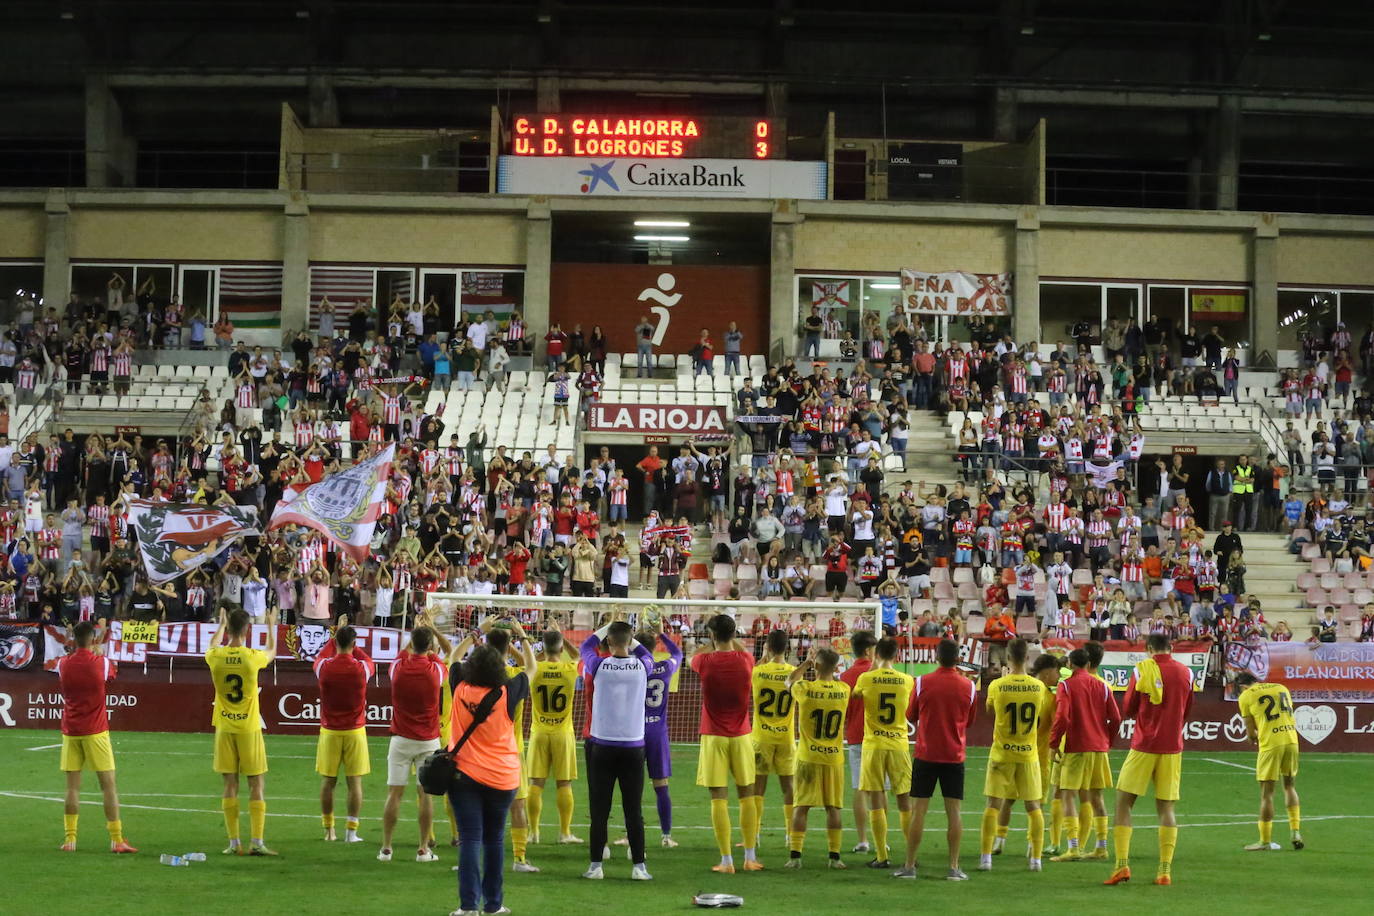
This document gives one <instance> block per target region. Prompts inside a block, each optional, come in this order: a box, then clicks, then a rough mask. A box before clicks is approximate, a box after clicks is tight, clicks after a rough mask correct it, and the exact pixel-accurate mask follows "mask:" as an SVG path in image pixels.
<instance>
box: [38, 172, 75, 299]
mask: <svg viewBox="0 0 1374 916" xmlns="http://www.w3.org/2000/svg"><path fill="white" fill-rule="evenodd" d="M43 212H44V213H45V214H46V217H47V226H46V231H45V236H44V244H43V305H44V307H45V308H47V307H51V308H55V309H57V313H58V314H59V315H60V314H62V308H63V307H64V306H65V305H66V304H67V296H68V294H69V292H70V289H69V287H70V285H71V276H72V259H71V252H70V250H69V244H68V243H69V242H70V237H69V234H68V233H69V232H70V226H69V223H70V221H71V220H70V217H71V208H70V207H69V206H67V195H66V194H65V193H64V192H63V191H61V190H57V189H54V190H51V191H49V192H48V197H47V200H46V201H44V204H43Z"/></svg>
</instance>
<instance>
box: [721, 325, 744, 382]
mask: <svg viewBox="0 0 1374 916" xmlns="http://www.w3.org/2000/svg"><path fill="white" fill-rule="evenodd" d="M721 339H722V340H723V341H724V343H725V374H726V375H728V376H731V377H733V376H736V375H739V374H740V368H739V357H740V347H741V345H742V344H743V343H744V334H743V332H741V331H740V329H739V326H738V325H737V324H736V323H735V322H733V321H732V322H730V324H729V325H727V326H726V328H725V334H724V335H723V336H722V338H721Z"/></svg>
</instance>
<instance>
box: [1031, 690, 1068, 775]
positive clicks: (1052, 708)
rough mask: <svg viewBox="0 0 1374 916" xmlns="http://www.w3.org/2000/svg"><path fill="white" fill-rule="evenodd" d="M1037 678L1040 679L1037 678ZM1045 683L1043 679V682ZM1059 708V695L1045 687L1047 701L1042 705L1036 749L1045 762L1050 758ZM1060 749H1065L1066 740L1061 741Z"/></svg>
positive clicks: (1041, 759)
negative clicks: (1051, 737) (1055, 720)
mask: <svg viewBox="0 0 1374 916" xmlns="http://www.w3.org/2000/svg"><path fill="white" fill-rule="evenodd" d="M1037 680H1039V679H1038V678H1037ZM1041 683H1043V681H1042V682H1041ZM1058 710H1059V697H1058V696H1056V695H1055V692H1054V691H1053V690H1051V689H1050V688H1048V687H1046V688H1045V702H1044V703H1043V705H1041V707H1040V729H1039V731H1038V732H1037V733H1036V736H1035V747H1036V751H1037V752H1038V753H1039V755H1040V761H1041V762H1042V763H1043V762H1044V761H1046V760H1049V759H1050V732H1052V731H1054V715H1055V713H1056V712H1057V711H1058ZM1059 744H1060V749H1061V750H1062V749H1063V744H1064V741H1063V739H1062V738H1061V739H1060V741H1059Z"/></svg>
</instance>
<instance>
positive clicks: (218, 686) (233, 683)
mask: <svg viewBox="0 0 1374 916" xmlns="http://www.w3.org/2000/svg"><path fill="white" fill-rule="evenodd" d="M271 662H272V659H271V657H270V656H269V655H268V654H267V653H266V652H264V651H263V650H261V649H250V648H248V647H247V646H217V647H216V648H214V649H209V650H207V651H206V653H205V663H206V664H207V665H209V666H210V680H211V681H213V682H214V684H215V711H214V716H213V719H214V724H215V729H216V730H217V731H222V732H236V733H238V732H254V731H258V730H259V729H261V728H262V716H261V715H260V714H259V712H258V672H259V671H261V670H262V669H263V668H266V667H267V666H268V665H269V664H271Z"/></svg>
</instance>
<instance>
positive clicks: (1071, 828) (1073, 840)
mask: <svg viewBox="0 0 1374 916" xmlns="http://www.w3.org/2000/svg"><path fill="white" fill-rule="evenodd" d="M1078 823H1079V821H1078V818H1076V817H1071V818H1068V819H1067V820H1065V821H1064V832H1065V833H1066V834H1068V842H1069V848H1070V849H1078V848H1080V847H1079V845H1078Z"/></svg>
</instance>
